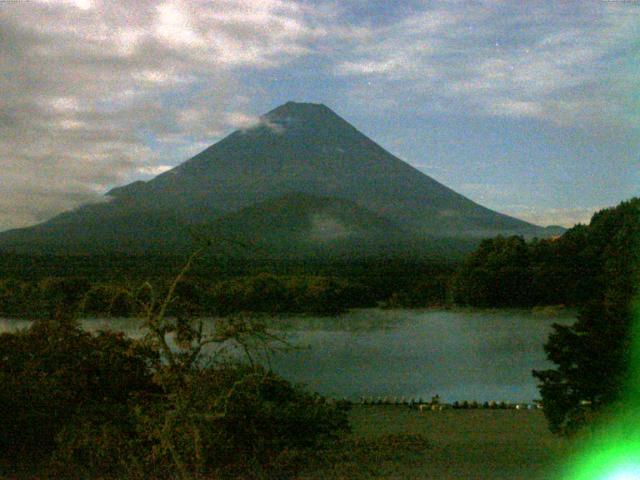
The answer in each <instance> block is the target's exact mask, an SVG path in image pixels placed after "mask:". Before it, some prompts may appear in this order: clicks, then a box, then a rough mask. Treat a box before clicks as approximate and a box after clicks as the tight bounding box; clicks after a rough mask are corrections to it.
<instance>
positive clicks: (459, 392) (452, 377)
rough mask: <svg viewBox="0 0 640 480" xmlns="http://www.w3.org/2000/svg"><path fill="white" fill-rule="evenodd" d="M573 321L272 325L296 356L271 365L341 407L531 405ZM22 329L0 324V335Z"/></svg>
mask: <svg viewBox="0 0 640 480" xmlns="http://www.w3.org/2000/svg"><path fill="white" fill-rule="evenodd" d="M573 319H574V318H573V317H572V316H571V315H569V314H566V315H565V316H561V317H554V318H546V317H541V316H539V315H532V314H531V313H530V312H527V311H514V310H496V311H479V312H478V311H433V310H429V311H416V310H378V309H371V310H356V311H353V312H350V313H347V314H345V315H341V316H340V317H337V318H319V317H293V318H279V319H272V320H269V321H270V322H271V324H272V325H273V328H274V330H275V331H277V332H278V333H280V334H281V335H283V336H284V337H285V338H286V339H287V340H289V341H290V342H292V343H293V344H295V345H297V346H299V347H302V348H300V349H296V350H292V351H288V352H286V353H280V354H277V355H276V356H275V357H274V358H273V359H272V360H271V363H272V366H273V368H274V370H276V371H277V372H279V373H280V374H282V375H283V376H284V377H286V378H288V379H289V380H291V381H294V382H296V383H304V384H305V385H307V387H308V388H310V389H312V390H315V391H318V392H320V393H323V394H325V395H331V396H334V397H338V398H342V397H346V398H351V399H357V398H360V397H361V396H365V397H369V396H371V397H383V396H389V397H396V396H397V397H406V398H419V397H422V398H425V399H427V398H430V397H431V396H432V395H435V394H436V393H438V394H439V395H440V396H441V397H442V398H443V400H445V401H454V400H463V399H469V400H472V399H474V400H479V401H487V400H506V401H522V402H530V401H531V400H533V399H534V398H537V397H538V392H537V389H536V385H535V381H534V379H533V377H532V376H531V370H533V369H541V368H545V367H547V366H548V365H549V364H548V363H547V361H546V359H545V355H544V351H543V343H544V342H545V340H546V338H547V336H548V334H549V332H550V330H551V324H552V323H553V322H557V323H571V322H573ZM209 322H210V323H212V322H214V320H213V319H211V320H209ZM140 323H141V322H140V321H139V320H134V319H111V320H104V319H92V320H85V321H84V322H83V325H84V326H85V328H87V329H88V330H91V331H96V330H101V329H107V328H111V329H113V330H120V331H124V332H125V333H127V334H128V335H131V336H136V337H137V336H140V335H141V334H142V333H143V332H142V331H141V330H140ZM26 326H28V322H26V321H21V320H0V333H1V332H5V331H13V330H15V329H17V328H25V327H26Z"/></svg>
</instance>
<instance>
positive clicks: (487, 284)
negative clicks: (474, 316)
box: [452, 216, 606, 307]
mask: <svg viewBox="0 0 640 480" xmlns="http://www.w3.org/2000/svg"><path fill="white" fill-rule="evenodd" d="M594 220H596V224H597V223H598V221H597V220H598V219H597V216H596V217H594ZM603 235H606V234H605V233H604V232H602V231H600V229H597V228H595V227H589V226H585V225H577V226H575V227H573V228H572V229H570V230H568V231H567V232H566V233H565V234H564V235H562V236H560V237H557V238H552V239H543V240H539V239H534V240H532V241H529V242H527V241H525V240H524V239H523V238H522V237H519V236H512V237H502V236H499V237H496V238H492V239H487V240H483V241H482V242H481V243H480V246H479V247H478V249H477V250H475V251H474V252H473V253H472V254H470V255H469V256H468V257H467V258H466V259H465V260H464V261H463V262H462V264H461V266H460V268H459V269H458V272H457V273H456V275H455V276H454V278H453V281H452V296H453V300H454V302H455V303H457V304H460V305H470V306H476V307H533V306H536V305H559V304H563V305H571V306H576V305H580V304H582V303H583V302H584V301H585V300H586V299H588V298H590V297H591V296H592V295H593V294H594V292H596V291H597V290H598V288H599V286H600V283H601V282H600V281H599V278H598V276H599V274H600V272H599V268H598V266H599V265H600V263H601V258H600V256H601V255H602V252H601V248H600V245H601V244H602V242H603V240H604V239H603V238H600V237H602V236H603Z"/></svg>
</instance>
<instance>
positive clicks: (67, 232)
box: [0, 102, 547, 251]
mask: <svg viewBox="0 0 640 480" xmlns="http://www.w3.org/2000/svg"><path fill="white" fill-rule="evenodd" d="M292 194H303V195H306V196H307V197H304V198H307V199H310V198H313V199H314V200H313V201H311V203H318V202H319V201H320V200H318V199H320V198H325V199H332V200H331V202H333V208H334V216H335V209H338V210H340V209H343V210H344V212H343V213H344V215H343V217H344V218H342V220H341V221H342V222H345V221H346V218H347V217H349V215H351V216H354V215H355V217H354V218H351V220H349V221H347V223H349V222H350V221H351V222H352V223H353V222H355V221H356V217H357V218H360V219H362V218H364V217H362V215H363V213H362V212H361V211H357V212H356V211H355V210H354V209H353V205H355V206H356V207H359V208H361V209H363V211H367V212H369V213H368V214H369V215H373V216H374V217H375V218H376V219H377V220H376V221H378V222H382V221H385V222H389V224H388V225H387V226H386V228H383V229H377V227H376V221H374V220H373V218H374V217H371V222H372V223H371V225H369V224H367V225H364V224H363V225H361V228H360V230H361V231H360V232H359V234H358V235H359V236H360V237H361V238H365V237H366V238H373V237H378V236H380V235H382V237H384V234H386V235H387V236H388V237H389V239H391V238H392V237H393V238H397V235H405V236H410V237H412V238H421V237H422V238H463V239H464V238H480V237H486V236H493V235H497V234H523V235H526V236H547V232H546V231H545V229H542V228H540V227H537V226H535V225H532V224H529V223H526V222H523V221H521V220H518V219H515V218H512V217H509V216H506V215H502V214H500V213H497V212H494V211H492V210H489V209H487V208H485V207H482V206H480V205H478V204H476V203H474V202H472V201H471V200H469V199H467V198H465V197H464V196H462V195H460V194H458V193H456V192H454V191H453V190H451V189H449V188H447V187H446V186H444V185H442V184H440V183H438V182H437V181H435V180H434V179H432V178H431V177H429V176H427V175H424V174H423V173H421V172H419V171H418V170H416V169H415V168H413V167H411V166H410V165H408V164H407V163H405V162H403V161H401V160H400V159H398V158H397V157H395V156H393V155H392V154H390V153H389V152H387V151H386V150H384V149H383V148H382V147H380V146H379V145H377V144H376V143H375V142H373V141H372V140H370V139H369V138H367V137H366V136H365V135H363V134H362V133H360V132H359V131H358V130H357V129H356V128H355V127H353V126H352V125H350V124H349V123H348V122H346V121H345V120H344V119H342V118H341V117H339V116H338V115H337V114H336V113H334V112H333V111H332V110H331V109H329V108H327V107H326V106H324V105H317V104H310V103H293V102H289V103H286V104H284V105H282V106H280V107H278V108H276V109H274V110H272V111H271V112H269V113H268V114H266V115H265V116H263V117H262V118H261V122H260V123H259V124H258V125H257V126H256V127H254V128H251V129H247V130H238V131H236V132H233V133H232V134H230V135H229V136H227V137H226V138H224V139H223V140H221V141H219V142H218V143H216V144H214V145H212V146H211V147H209V148H207V149H206V150H204V151H203V152H201V153H199V154H198V155H196V156H194V157H193V158H191V159H190V160H188V161H186V162H184V163H183V164H181V165H179V166H177V167H176V168H174V169H172V170H169V171H168V172H165V173H163V174H161V175H159V176H157V177H156V178H154V179H152V180H150V181H149V182H140V181H138V182H134V183H132V184H130V185H126V186H123V187H119V188H115V189H113V190H111V191H110V192H109V193H108V196H109V197H110V198H111V201H109V202H105V203H102V204H97V205H90V206H85V207H82V208H79V209H76V210H74V211H71V212H66V213H64V214H62V215H59V216H57V217H54V218H53V219H51V220H49V221H48V222H45V223H43V224H40V225H37V226H35V227H31V228H26V229H20V230H14V231H10V232H5V233H2V234H0V247H2V248H7V249H17V250H21V251H32V250H42V249H45V250H47V249H49V250H56V249H59V248H60V245H64V246H65V247H64V249H65V250H73V249H76V248H79V249H81V250H83V251H92V250H117V251H130V250H136V251H137V250H138V249H142V250H145V249H146V248H148V249H155V248H159V249H168V250H171V249H173V248H176V246H177V245H179V244H182V243H184V241H185V238H186V237H187V236H188V234H187V233H185V232H186V230H187V226H188V225H193V224H203V223H204V224H212V222H215V221H216V219H220V218H221V217H223V216H229V215H232V214H233V213H234V212H239V211H240V210H242V209H246V208H248V207H251V206H252V205H255V204H257V203H261V202H268V201H270V200H274V199H277V198H285V200H283V202H284V203H292V202H293V203H295V196H293V197H292V196H291V195H292ZM300 198H303V197H300ZM340 202H343V203H340ZM350 209H351V210H350ZM259 211H260V210H259V209H258V210H257V212H259ZM263 213H264V214H265V215H266V213H269V212H266V213H265V212H264V211H263ZM271 213H272V212H271ZM271 213H269V215H271ZM243 215H245V217H243V218H244V220H243V222H245V221H246V220H247V217H246V215H248V213H247V212H244V214H243ZM255 215H258V214H257V213H256V214H255ZM269 215H266V216H265V219H266V218H267V217H269ZM359 215H360V216H359ZM307 217H308V215H307ZM229 218H231V217H229ZM229 218H228V219H227V220H225V221H222V222H221V223H219V224H218V227H219V228H223V227H224V228H232V225H233V221H232V220H230V219H229ZM256 218H257V217H256ZM265 221H267V220H265ZM316 221H318V217H316ZM358 221H360V220H358ZM225 222H226V223H225ZM274 222H275V223H276V224H277V225H279V227H278V228H279V229H280V233H279V234H278V235H280V236H281V237H282V235H284V236H286V235H287V231H288V230H287V229H288V228H289V227H290V226H291V225H289V223H291V222H287V221H284V220H283V219H282V217H281V220H280V221H275V220H274ZM320 223H322V219H320ZM356 223H357V222H356ZM361 223H363V222H361ZM364 223H368V222H364ZM214 225H215V224H214ZM325 226H327V225H325ZM236 227H237V225H236ZM224 228H223V230H224ZM249 230H251V229H249ZM249 230H246V231H245V233H246V234H247V235H248V234H249ZM325 230H326V229H325ZM368 230H370V231H369V232H368V234H367V235H364V232H365V231H368ZM378 230H379V231H378ZM254 233H255V232H254ZM396 234H397V235H396ZM274 235H275V234H274ZM278 235H275V236H274V238H276V237H278ZM343 237H344V236H343ZM343 239H346V237H344V238H343ZM339 240H340V238H339V237H338V238H335V239H332V241H339Z"/></svg>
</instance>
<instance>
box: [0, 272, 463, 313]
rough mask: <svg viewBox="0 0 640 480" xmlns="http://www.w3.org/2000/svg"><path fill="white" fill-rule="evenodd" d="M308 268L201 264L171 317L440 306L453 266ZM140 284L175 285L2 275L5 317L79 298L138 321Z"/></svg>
mask: <svg viewBox="0 0 640 480" xmlns="http://www.w3.org/2000/svg"><path fill="white" fill-rule="evenodd" d="M205 265H207V264H205ZM290 268H292V267H291V266H290ZM299 270H300V271H303V272H304V269H302V268H300V269H299ZM306 270H307V271H309V270H311V271H312V274H309V273H307V274H304V273H294V274H292V273H289V274H274V273H265V272H262V273H251V274H249V275H246V274H245V275H238V274H237V273H238V271H237V270H235V271H234V270H232V269H231V268H230V267H229V266H227V267H226V268H224V269H221V268H219V267H217V266H211V265H208V266H207V268H205V267H204V266H203V265H200V266H199V268H198V269H195V268H194V272H192V273H190V274H189V276H188V277H187V278H186V279H185V280H184V281H183V282H181V283H180V285H179V287H178V291H177V292H176V298H175V300H174V303H173V304H172V305H171V306H170V312H171V311H175V310H177V309H183V310H184V309H187V310H188V312H189V313H190V314H191V315H196V316H226V315H231V314H234V313H239V312H254V313H265V314H298V313H308V314H318V315H335V314H338V313H341V312H343V311H345V310H347V309H350V308H362V307H375V306H388V307H427V306H433V305H443V304H445V303H446V302H447V295H448V282H449V279H450V276H451V273H452V272H453V267H452V266H450V265H421V264H413V263H408V264H404V263H384V262H382V263H380V264H377V265H375V267H374V266H371V267H367V266H366V265H358V264H346V265H325V266H324V267H322V268H320V267H319V268H315V269H311V268H309V265H307V266H306ZM294 271H295V270H294ZM69 273H71V272H69ZM123 277H124V278H123ZM143 280H146V281H148V282H149V283H150V284H152V285H153V286H154V287H155V288H156V289H157V290H158V291H163V290H166V289H167V288H168V286H169V284H170V276H169V275H166V274H159V273H158V272H156V274H155V275H149V276H148V277H147V278H146V279H145V278H144V277H143V278H139V277H138V276H136V277H134V278H133V279H132V278H128V279H127V278H126V276H125V275H121V276H115V275H109V276H105V277H103V279H102V280H95V279H92V278H91V277H85V276H79V275H68V276H58V277H46V276H40V275H37V276H36V275H33V276H25V275H22V276H20V277H17V276H11V277H8V278H3V279H0V316H2V317H13V318H43V317H46V316H47V315H49V314H50V312H52V311H54V310H55V308H56V305H64V304H69V302H80V301H82V302H83V311H84V312H85V314H86V315H92V316H120V317H128V316H136V315H139V314H140V311H139V306H140V305H141V304H142V303H144V301H146V297H145V295H146V291H144V290H139V289H138V288H137V286H138V285H140V284H141V282H142V281H143Z"/></svg>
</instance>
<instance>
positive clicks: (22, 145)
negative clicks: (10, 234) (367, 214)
mask: <svg viewBox="0 0 640 480" xmlns="http://www.w3.org/2000/svg"><path fill="white" fill-rule="evenodd" d="M398 4H400V6H398ZM0 73H1V75H0V92H1V93H0V162H1V166H2V175H0V230H4V229H8V228H14V227H20V226H25V225H29V224H33V223H36V222H39V221H42V220H44V219H46V218H49V217H50V216H52V215H54V214H56V213H58V212H60V211H63V210H67V209H69V208H73V207H75V206H77V205H79V204H81V203H84V202H90V201H98V200H99V199H100V198H101V196H102V194H104V192H106V191H107V190H109V189H110V188H111V187H113V186H116V185H121V184H124V183H128V182H130V181H132V180H135V179H148V178H151V177H152V176H153V175H155V174H157V173H159V172H161V171H163V170H166V169H167V168H169V167H171V166H175V165H177V164H179V163H181V162H183V161H184V160H186V159H187V158H189V157H190V156H191V155H193V154H195V153H197V152H198V151H200V150H202V149H203V148H204V147H206V146H208V145H210V144H212V143H215V142H216V141H218V140H219V139H221V138H222V137H224V136H225V135H227V134H229V133H230V132H231V131H233V130H234V129H236V128H241V127H246V126H248V125H251V124H252V123H253V122H255V119H256V117H257V116H258V115H260V114H262V113H265V112H266V111H268V110H270V109H272V108H274V107H276V106H278V105H279V104H281V103H284V102H286V101H287V100H295V101H311V102H320V103H324V104H326V105H328V106H329V107H331V108H332V109H334V110H335V111H336V112H337V113H338V114H340V115H341V116H343V117H344V118H345V119H347V120H348V121H350V122H351V123H353V124H354V125H355V126H356V127H358V128H359V129H360V130H361V131H363V132H364V133H365V134H367V135H369V136H370V137H371V138H373V139H374V140H376V141H377V142H378V143H380V144H381V145H382V146H383V147H385V148H386V149H388V150H389V151H391V152H392V153H394V154H395V155H397V156H399V157H400V158H402V159H403V160H406V161H407V162H409V163H411V164H412V165H414V166H415V167H416V168H418V169H420V170H421V171H423V172H424V173H426V174H428V175H431V176H432V177H434V178H435V179H437V180H439V181H441V182H443V183H445V184H446V185H448V186H450V187H451V188H453V189H454V190H457V191H459V192H460V193H462V194H465V195H467V196H468V197H470V198H471V199H473V200H475V201H477V202H479V203H481V204H484V205H486V206H488V207H491V208H494V209H496V210H499V211H501V212H505V213H509V214H512V215H516V216H519V217H521V218H523V219H526V220H529V221H533V222H536V223H539V224H544V225H546V224H553V223H557V224H562V225H572V224H574V223H576V222H579V221H582V222H584V221H588V219H589V217H590V215H591V214H592V213H593V211H594V210H597V209H599V208H601V207H604V206H610V205H614V204H616V203H618V202H619V201H621V200H624V199H627V198H630V197H632V196H634V195H638V194H639V192H640V149H639V147H640V84H639V82H640V0H609V1H606V0H594V1H590V0H580V1H575V2H572V1H562V2H558V1H556V0H552V1H536V0H532V1H527V2H521V1H498V0H495V1H478V2H472V1H453V0H450V1H446V2H438V1H406V2H390V1H383V0H375V1H371V0H351V1H337V0H336V1H317V2H312V1H304V2H303V1H294V0H207V1H199V0H191V1H187V0H184V1H179V0H169V1H166V2H163V1H162V0H153V1H151V0H132V1H128V0H118V1H113V0H104V1H101V0H0Z"/></svg>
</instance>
